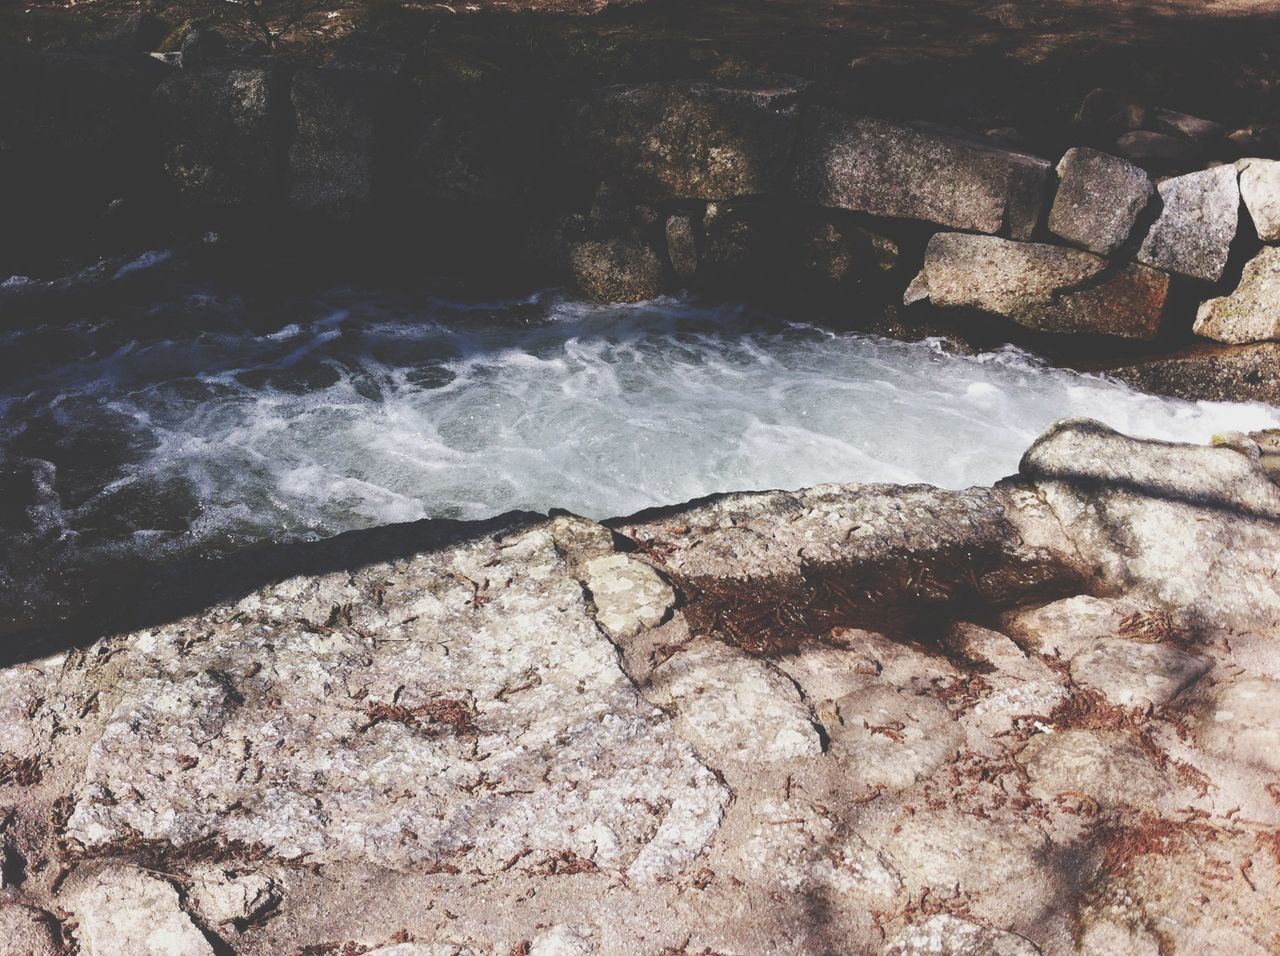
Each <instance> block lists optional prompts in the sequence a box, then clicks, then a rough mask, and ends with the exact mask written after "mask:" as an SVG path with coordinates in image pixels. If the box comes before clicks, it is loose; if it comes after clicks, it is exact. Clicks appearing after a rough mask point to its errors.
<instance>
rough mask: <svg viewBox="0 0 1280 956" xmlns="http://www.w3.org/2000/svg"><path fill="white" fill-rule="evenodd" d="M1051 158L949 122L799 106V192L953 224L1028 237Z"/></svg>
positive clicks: (840, 204)
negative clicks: (910, 121)
mask: <svg viewBox="0 0 1280 956" xmlns="http://www.w3.org/2000/svg"><path fill="white" fill-rule="evenodd" d="M1049 170H1050V165H1049V163H1048V162H1046V161H1045V160H1043V159H1040V158H1038V157H1035V156H1029V155H1026V154H1024V153H1015V152H1010V151H1008V150H1004V149H1000V148H999V147H997V146H995V145H993V144H992V143H990V142H988V141H986V140H983V139H980V138H976V137H970V136H967V135H966V134H963V133H960V132H958V131H955V130H948V129H943V128H939V127H932V126H923V125H921V126H902V125H899V124H896V123H890V122H887V121H885V120H880V119H872V118H869V117H851V116H845V115H843V114H841V113H837V112H835V111H833V110H829V109H826V108H822V107H813V108H811V109H809V110H808V111H806V114H805V121H804V125H803V129H802V133H801V137H800V141H799V143H798V144H797V146H796V162H795V173H794V188H795V193H796V195H797V196H798V197H799V198H801V199H802V200H804V201H806V202H810V203H814V204H816V205H820V206H830V207H837V208H841V209H851V210H853V211H855V212H865V213H870V214H871V215H875V216H886V217H892V218H898V219H919V220H923V221H925V222H933V223H937V224H939V225H942V226H947V227H949V228H952V229H970V230H974V231H976V232H986V233H995V232H1000V231H1001V230H1005V229H1007V230H1009V232H1010V234H1011V235H1012V236H1013V237H1014V238H1022V239H1025V238H1030V236H1031V234H1032V233H1033V232H1034V231H1035V228H1036V226H1037V225H1038V224H1039V222H1040V219H1041V216H1042V214H1043V207H1044V203H1045V199H1046V196H1045V191H1046V188H1047V183H1048V176H1049Z"/></svg>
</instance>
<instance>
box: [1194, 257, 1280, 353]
mask: <svg viewBox="0 0 1280 956" xmlns="http://www.w3.org/2000/svg"><path fill="white" fill-rule="evenodd" d="M1277 302H1280V246H1264V247H1263V248H1262V250H1261V251H1260V252H1259V253H1258V254H1257V255H1256V256H1254V257H1253V259H1251V260H1250V261H1249V263H1248V264H1247V265H1246V266H1245V267H1244V274H1243V275H1242V276H1241V277H1240V284H1239V285H1237V286H1236V288H1235V290H1234V291H1233V292H1232V293H1231V294H1230V295H1226V296H1223V297H1221V298H1218V299H1210V300H1208V301H1207V302H1203V303H1201V305H1200V309H1199V311H1198V312H1197V313H1196V322H1195V327H1194V331H1195V333H1196V335H1201V336H1204V337H1205V338H1207V339H1216V340H1217V341H1219V342H1228V343H1232V344H1236V345H1241V344H1246V343H1250V342H1263V341H1268V340H1274V339H1280V308H1278V307H1277V305H1276V303H1277Z"/></svg>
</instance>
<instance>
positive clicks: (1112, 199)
mask: <svg viewBox="0 0 1280 956" xmlns="http://www.w3.org/2000/svg"><path fill="white" fill-rule="evenodd" d="M1154 195H1155V187H1154V186H1152V185H1151V180H1150V179H1149V178H1148V177H1147V174H1146V173H1145V172H1143V171H1142V170H1141V169H1139V168H1138V167H1137V166H1135V165H1133V164H1132V163H1129V162H1126V161H1125V160H1123V159H1120V158H1119V157H1118V156H1111V155H1108V154H1107V153H1103V152H1099V151H1098V150H1096V149H1089V148H1088V147H1075V148H1073V149H1069V150H1067V151H1066V153H1065V154H1064V155H1063V157H1062V159H1061V160H1059V162H1058V191H1057V193H1056V194H1055V195H1054V197H1053V207H1052V208H1051V209H1050V210H1049V231H1050V232H1052V233H1053V234H1054V235H1056V236H1060V237H1061V238H1063V239H1065V240H1067V242H1069V243H1071V244H1072V245H1073V246H1079V247H1080V248H1081V249H1087V250H1089V251H1090V252H1096V253H1097V254H1098V255H1100V256H1109V255H1111V254H1112V253H1113V252H1115V251H1116V250H1117V249H1119V248H1120V247H1121V246H1122V245H1124V243H1125V242H1127V241H1128V239H1129V236H1130V234H1131V233H1132V232H1133V227H1134V224H1135V223H1136V222H1137V221H1138V216H1139V215H1140V214H1141V213H1142V211H1143V210H1144V209H1146V208H1147V203H1149V202H1150V201H1151V197H1152V196H1154Z"/></svg>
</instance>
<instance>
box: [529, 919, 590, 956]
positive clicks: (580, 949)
mask: <svg viewBox="0 0 1280 956" xmlns="http://www.w3.org/2000/svg"><path fill="white" fill-rule="evenodd" d="M594 936H595V932H594V928H593V927H590V926H571V925H569V924H568V923H558V924H557V925H555V926H552V927H551V928H550V929H548V930H545V931H543V932H541V933H539V934H538V936H537V937H536V938H535V939H534V940H533V942H532V944H531V945H530V947H529V956H592V954H593V953H598V952H599V951H600V947H599V946H598V945H597V943H596V941H595V939H594V938H593V937H594Z"/></svg>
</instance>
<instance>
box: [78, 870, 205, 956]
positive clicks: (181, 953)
mask: <svg viewBox="0 0 1280 956" xmlns="http://www.w3.org/2000/svg"><path fill="white" fill-rule="evenodd" d="M68 895H69V897H70V900H69V904H70V909H71V911H72V912H73V913H75V914H76V916H77V918H78V920H79V925H78V926H77V927H76V938H77V939H78V941H79V943H80V951H81V952H82V953H84V954H85V956H118V954H120V953H130V954H137V956H213V947H212V946H210V945H209V941H208V940H207V939H205V936H204V934H203V933H202V932H200V930H199V929H198V928H197V927H196V925H195V923H193V922H192V921H191V917H190V916H188V915H187V914H186V913H185V912H183V910H182V907H181V906H180V905H179V900H178V893H177V891H176V890H174V888H173V887H172V886H171V885H170V884H169V883H168V882H166V881H164V880H162V879H159V878H158V877H156V876H153V875H152V874H150V873H148V872H147V871H146V870H141V869H137V868H135V867H132V866H125V865H121V864H113V865H110V866H107V867H104V868H102V869H101V870H99V871H97V872H95V873H92V874H77V876H76V877H75V878H73V882H72V884H71V885H70V887H69V888H68Z"/></svg>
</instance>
